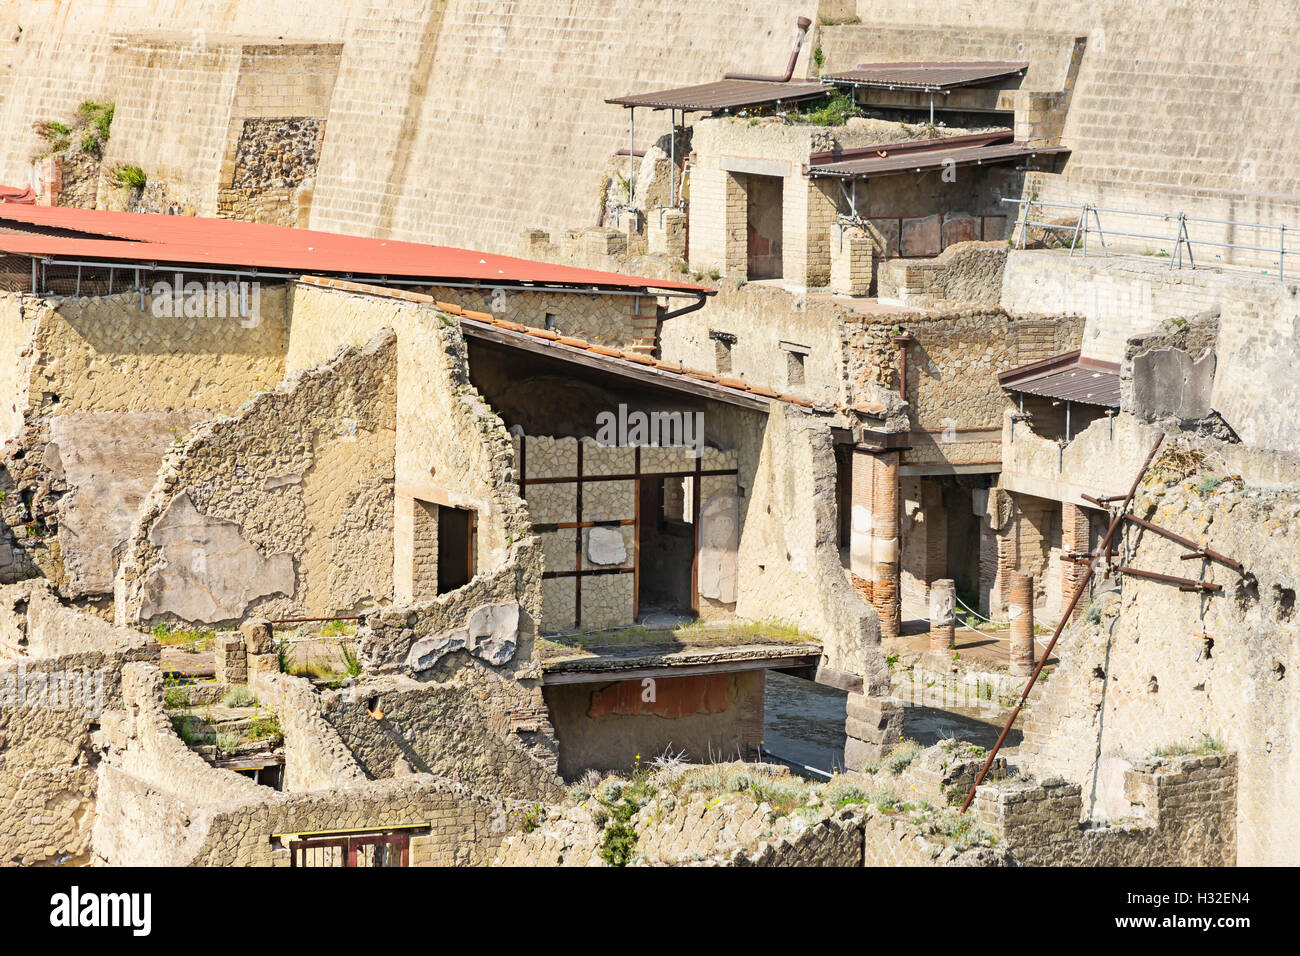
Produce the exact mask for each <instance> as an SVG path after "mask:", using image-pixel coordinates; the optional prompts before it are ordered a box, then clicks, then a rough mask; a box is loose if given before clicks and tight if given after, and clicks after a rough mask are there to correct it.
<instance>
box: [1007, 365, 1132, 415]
mask: <svg viewBox="0 0 1300 956" xmlns="http://www.w3.org/2000/svg"><path fill="white" fill-rule="evenodd" d="M1003 387H1004V388H1006V389H1007V390H1008V391H1012V392H1024V393H1025V394H1026V395H1038V396H1041V397H1043V398H1055V399H1058V400H1060V401H1066V402H1079V403H1080V404H1083V405H1099V406H1102V407H1104V408H1119V372H1117V371H1112V370H1110V369H1108V368H1104V367H1101V366H1099V365H1088V364H1075V365H1070V366H1067V367H1066V368H1063V369H1057V370H1054V371H1049V372H1045V373H1043V374H1042V375H1036V376H1032V377H1030V378H1026V379H1022V380H1020V381H1015V382H1007V383H1004V385H1003Z"/></svg>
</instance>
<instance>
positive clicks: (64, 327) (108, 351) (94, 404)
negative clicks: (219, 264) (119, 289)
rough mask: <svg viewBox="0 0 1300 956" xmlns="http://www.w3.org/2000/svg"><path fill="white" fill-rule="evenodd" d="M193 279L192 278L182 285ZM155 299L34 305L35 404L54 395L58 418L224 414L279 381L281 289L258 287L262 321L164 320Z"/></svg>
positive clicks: (120, 298)
mask: <svg viewBox="0 0 1300 956" xmlns="http://www.w3.org/2000/svg"><path fill="white" fill-rule="evenodd" d="M166 278H167V280H168V281H173V279H174V277H173V276H172V275H171V274H168V275H167V276H166ZM195 278H196V276H195V275H194V274H192V273H188V274H186V281H193V280H194V279H195ZM153 302H154V300H153V296H152V295H146V296H145V307H144V309H143V310H141V309H140V300H139V297H138V296H137V295H135V294H133V293H119V294H115V295H111V296H110V295H105V296H96V297H94V298H89V297H86V298H82V299H75V298H65V299H45V300H41V301H40V302H39V304H36V305H35V308H38V309H40V310H41V311H40V316H39V319H38V326H37V330H36V335H35V337H34V341H33V347H34V348H35V350H36V352H37V353H38V355H39V360H38V362H37V363H36V366H35V367H34V368H33V369H32V377H31V382H30V386H29V388H30V393H31V400H32V402H33V404H39V401H38V399H50V400H52V401H54V402H56V403H57V404H58V411H59V413H60V414H67V413H69V412H77V411H88V412H101V411H133V412H134V411H144V410H151V411H152V410H158V409H168V408H170V409H177V410H183V409H203V410H207V411H218V410H225V409H230V408H234V407H235V406H237V405H239V403H240V402H243V401H245V400H246V399H247V398H248V397H249V396H250V395H253V394H255V393H256V392H258V391H259V390H261V389H265V388H269V387H270V386H272V385H274V384H275V383H276V382H278V381H279V380H280V376H281V374H282V373H283V370H284V352H285V292H284V288H283V287H282V286H267V287H265V288H263V289H262V290H261V298H260V308H261V314H260V317H259V318H240V317H239V316H231V317H218V316H180V317H176V318H167V317H160V316H158V315H155V314H154V307H153ZM214 359H215V360H214ZM51 396H52V397H53V398H52V399H51Z"/></svg>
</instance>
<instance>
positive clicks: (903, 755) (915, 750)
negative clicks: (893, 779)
mask: <svg viewBox="0 0 1300 956" xmlns="http://www.w3.org/2000/svg"><path fill="white" fill-rule="evenodd" d="M920 755H921V745H920V744H918V743H917V742H916V741H915V740H905V741H903V742H902V743H900V744H899V745H898V746H897V747H895V748H894V749H893V750H891V751H890V752H889V756H888V757H886V758H885V764H884V766H885V769H886V770H888V771H889V772H890V773H891V774H893V775H894V776H898V775H899V774H900V773H902V772H903V771H904V770H906V769H907V768H908V767H909V766H911V764H912V761H913V760H915V759H916V758H917V757H919V756H920Z"/></svg>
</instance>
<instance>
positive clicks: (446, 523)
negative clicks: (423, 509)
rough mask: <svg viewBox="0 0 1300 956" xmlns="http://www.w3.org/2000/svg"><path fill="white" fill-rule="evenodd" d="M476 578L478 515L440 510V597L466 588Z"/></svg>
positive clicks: (454, 510)
mask: <svg viewBox="0 0 1300 956" xmlns="http://www.w3.org/2000/svg"><path fill="white" fill-rule="evenodd" d="M473 577H474V512H473V511H470V510H468V509H466V508H450V507H448V506H446V505H440V506H439V507H438V593H439V594H446V593H447V592H448V591H454V590H456V589H457V588H461V587H464V586H465V585H466V584H469V582H470V581H471V580H472V579H473Z"/></svg>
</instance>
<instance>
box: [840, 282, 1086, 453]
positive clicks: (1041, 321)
mask: <svg viewBox="0 0 1300 956" xmlns="http://www.w3.org/2000/svg"><path fill="white" fill-rule="evenodd" d="M1081 328H1082V323H1081V321H1080V320H1078V319H1075V318H1072V317H1057V316H1050V317H1049V316H1037V315H1019V316H1017V315H1012V314H1009V313H1007V312H1006V311H1004V310H1003V309H1001V308H996V307H993V308H978V307H977V308H971V309H964V308H963V309H959V310H948V309H944V310H934V311H925V312H922V311H909V312H896V311H895V312H879V313H875V314H871V315H860V314H857V313H854V314H850V315H846V316H845V332H844V339H845V345H844V350H845V361H846V363H847V366H848V369H847V374H848V377H849V382H850V386H849V389H850V392H849V394H850V395H852V396H853V401H854V402H863V401H868V400H870V399H871V398H872V397H873V396H874V395H875V394H877V390H879V389H890V390H892V391H894V392H897V391H898V388H899V378H900V374H901V362H900V359H899V346H898V345H897V344H896V343H895V342H894V341H893V339H894V336H895V335H896V334H897V332H898V331H899V330H900V329H903V330H906V331H907V332H909V333H910V334H911V336H912V337H913V339H914V341H913V342H912V343H910V344H909V345H907V347H906V348H907V400H908V402H909V404H910V409H909V411H910V416H909V417H910V420H911V425H912V429H913V432H912V436H911V444H912V448H911V449H910V450H908V451H906V452H904V453H903V463H904V464H909V463H914V462H952V463H959V464H960V463H973V462H996V461H998V460H999V458H1000V452H999V449H998V434H997V429H998V428H999V426H1000V423H1001V419H1002V411H1003V409H1004V408H1006V407H1007V405H1008V399H1007V397H1006V394H1005V393H1004V392H1003V391H1002V389H1001V387H1000V386H999V385H998V381H997V373H998V372H1003V371H1006V370H1007V369H1010V368H1015V367H1016V366H1018V365H1024V364H1026V363H1028V362H1033V361H1037V360H1039V359H1043V358H1047V357H1049V356H1051V355H1057V354H1059V353H1061V352H1065V351H1069V350H1070V349H1072V348H1075V347H1077V343H1078V336H1079V333H1080V331H1081Z"/></svg>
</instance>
